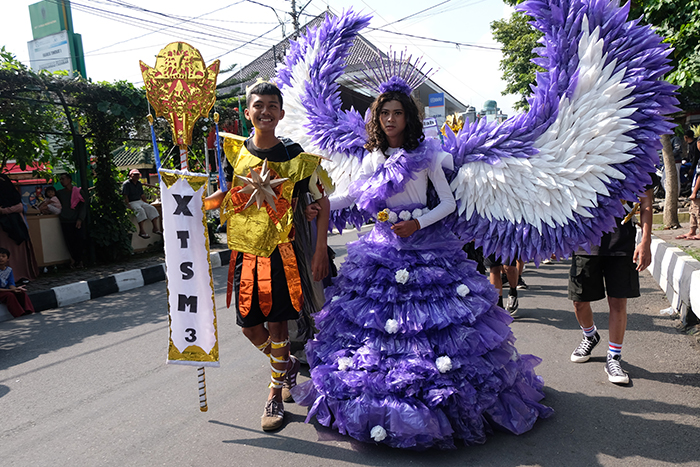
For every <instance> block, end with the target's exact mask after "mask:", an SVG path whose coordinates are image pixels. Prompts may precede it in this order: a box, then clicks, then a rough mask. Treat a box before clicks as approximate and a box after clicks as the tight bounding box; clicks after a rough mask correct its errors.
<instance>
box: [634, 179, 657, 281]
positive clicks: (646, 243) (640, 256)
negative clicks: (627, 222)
mask: <svg viewBox="0 0 700 467" xmlns="http://www.w3.org/2000/svg"><path fill="white" fill-rule="evenodd" d="M653 198H654V190H653V189H649V190H647V191H646V193H645V196H643V197H641V198H640V200H639V222H640V224H641V228H642V239H641V241H640V242H639V245H637V248H635V249H634V256H633V257H632V260H633V261H634V262H635V263H637V271H640V272H641V271H644V270H645V269H646V268H647V267H649V265H650V264H651V226H652V223H653V222H654V211H653V208H652V204H651V200H652V199H653Z"/></svg>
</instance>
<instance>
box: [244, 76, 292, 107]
mask: <svg viewBox="0 0 700 467" xmlns="http://www.w3.org/2000/svg"><path fill="white" fill-rule="evenodd" d="M253 94H256V95H258V96H277V98H278V99H279V100H280V110H281V109H282V108H283V102H282V91H280V88H278V87H277V86H276V85H275V84H274V83H270V82H269V81H261V82H259V83H258V84H256V85H254V86H253V87H252V88H250V89H248V92H247V93H246V101H249V100H250V96H251V95H253Z"/></svg>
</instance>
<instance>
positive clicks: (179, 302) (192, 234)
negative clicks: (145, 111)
mask: <svg viewBox="0 0 700 467" xmlns="http://www.w3.org/2000/svg"><path fill="white" fill-rule="evenodd" d="M140 65H141V74H142V75H143V78H144V84H145V87H146V95H147V97H148V101H149V102H150V104H151V106H152V107H153V108H154V109H155V111H156V116H159V117H160V116H162V117H165V118H166V119H167V120H168V122H169V123H170V126H171V130H172V132H173V141H175V142H176V143H177V146H178V147H179V149H180V170H179V171H170V170H166V169H162V168H160V167H159V174H160V176H161V200H162V203H163V204H162V206H163V239H164V241H165V264H166V276H167V279H168V318H169V324H170V326H169V327H170V329H169V331H170V339H169V346H168V358H167V363H176V364H184V365H195V366H197V367H198V368H197V379H198V389H199V410H200V411H202V412H206V411H207V409H208V406H207V394H206V378H205V371H204V367H205V366H215V367H218V366H219V346H218V333H217V328H216V307H215V303H214V285H213V284H214V283H213V279H212V274H211V261H210V258H209V236H208V232H207V227H206V215H205V211H204V197H205V195H206V189H207V185H208V183H209V177H208V176H207V174H196V173H191V172H189V170H188V166H187V151H188V149H187V148H188V147H189V145H190V144H191V143H192V130H193V128H194V124H195V123H196V121H197V119H198V118H200V117H206V116H208V115H209V111H210V110H211V109H212V107H213V106H214V102H215V101H216V78H217V75H218V73H219V61H218V60H216V61H215V62H214V63H212V64H211V65H209V67H207V66H206V65H205V63H204V60H203V59H202V56H201V54H200V53H199V51H198V50H197V49H195V48H194V47H192V46H191V45H189V44H186V43H184V42H173V43H171V44H168V45H167V46H165V48H163V49H162V50H161V51H160V52H159V54H158V56H157V58H156V65H155V68H151V67H150V66H148V65H147V64H145V63H144V62H140Z"/></svg>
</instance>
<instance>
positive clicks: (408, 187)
mask: <svg viewBox="0 0 700 467" xmlns="http://www.w3.org/2000/svg"><path fill="white" fill-rule="evenodd" d="M398 150H399V148H389V149H388V150H387V151H386V154H384V153H383V152H382V151H381V150H376V151H374V152H372V153H370V154H368V155H366V156H365V158H364V159H363V160H362V169H361V173H360V177H359V180H367V179H368V178H369V177H371V176H372V175H373V174H374V172H375V171H376V170H377V169H378V168H379V167H381V166H382V164H384V162H385V161H386V159H387V157H391V156H392V155H393V154H394V153H395V152H396V151H398ZM409 157H410V156H409ZM452 164H453V162H452V156H451V155H450V154H449V153H446V152H443V151H440V152H438V153H437V154H436V155H435V157H434V159H433V161H432V163H431V165H430V166H429V167H428V168H426V169H423V170H421V171H420V172H418V173H417V174H416V177H415V178H414V179H412V180H408V181H407V182H406V183H405V185H404V190H403V191H402V192H400V193H397V194H395V195H394V196H391V197H389V198H388V199H387V200H386V205H387V207H388V208H389V209H391V208H393V207H397V206H406V205H410V204H421V205H423V206H425V205H426V203H427V200H428V180H430V181H431V182H433V186H434V187H435V191H436V192H437V195H438V198H439V199H440V203H439V204H438V205H437V206H436V207H435V208H433V209H431V210H430V211H429V212H427V213H425V214H423V215H422V216H421V217H420V218H419V219H418V223H419V224H420V226H421V228H425V227H427V226H429V225H432V224H434V223H435V222H437V221H439V220H440V219H442V218H444V217H446V216H447V215H449V214H450V213H452V212H453V211H454V210H455V209H456V207H457V203H456V202H455V199H454V196H453V195H452V191H451V190H450V185H449V183H447V178H445V172H444V171H443V169H442V167H443V166H445V167H447V168H448V169H451V168H452ZM354 202H355V199H354V198H353V197H352V196H351V195H350V194H349V193H343V194H337V195H332V196H331V197H330V203H331V210H336V209H343V208H347V207H350V206H352V204H353V203H354Z"/></svg>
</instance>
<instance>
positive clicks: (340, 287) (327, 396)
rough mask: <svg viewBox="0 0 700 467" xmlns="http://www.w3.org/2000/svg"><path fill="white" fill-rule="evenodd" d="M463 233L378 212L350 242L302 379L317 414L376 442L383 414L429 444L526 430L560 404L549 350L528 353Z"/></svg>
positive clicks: (299, 396) (398, 434)
mask: <svg viewBox="0 0 700 467" xmlns="http://www.w3.org/2000/svg"><path fill="white" fill-rule="evenodd" d="M413 208H414V206H404V207H402V208H401V209H406V210H411V209H413ZM395 209H398V208H395ZM462 243H463V242H462V241H461V240H460V239H458V238H457V237H456V236H455V235H454V234H452V233H451V232H450V231H449V230H448V229H446V227H445V225H444V224H440V223H438V224H434V225H432V226H429V227H427V228H424V229H421V230H419V231H418V232H416V233H415V234H413V235H412V236H411V237H409V238H406V239H402V238H398V237H397V236H396V235H395V234H394V233H393V231H392V230H391V224H390V223H388V222H378V223H377V224H376V225H375V227H374V229H373V230H372V232H370V233H368V234H367V235H365V236H363V237H362V238H361V239H360V240H359V241H357V242H354V243H351V244H349V245H348V256H347V259H346V260H345V262H344V263H343V266H342V268H341V272H340V275H339V277H338V278H337V281H336V282H335V284H334V286H333V288H331V289H330V290H329V295H328V296H330V297H333V298H332V299H331V300H330V301H329V302H327V303H326V305H325V307H324V308H323V310H322V311H321V312H319V313H318V314H317V315H316V316H315V320H316V326H317V328H318V330H319V333H318V334H317V336H316V338H315V339H314V340H313V341H310V342H309V343H308V344H307V346H306V355H307V358H308V359H309V364H310V365H311V368H312V369H311V378H312V380H311V381H307V382H305V383H303V384H301V385H299V386H297V387H295V388H294V389H293V390H292V392H293V395H294V399H295V401H296V402H297V403H299V404H301V405H306V406H310V407H311V409H310V411H309V415H308V417H307V421H310V420H311V419H312V418H313V417H316V418H317V420H318V421H319V422H320V423H321V424H323V425H326V426H332V427H333V428H334V429H337V430H338V431H339V432H340V433H343V434H348V435H350V436H352V437H354V438H356V439H358V440H361V441H365V442H375V439H374V438H373V437H372V429H373V428H375V427H377V426H380V427H381V428H383V429H384V430H385V431H386V435H387V436H386V438H384V439H383V440H381V441H380V442H382V443H385V444H388V445H389V446H392V447H398V448H406V449H416V450H422V449H427V448H430V447H437V448H441V449H449V448H454V447H455V440H461V442H463V443H465V444H468V445H470V444H478V443H483V442H485V440H486V435H488V434H489V433H491V432H492V431H493V430H494V429H505V430H508V431H511V432H513V433H515V434H521V433H524V432H526V431H527V430H529V429H530V428H532V426H533V425H534V423H535V421H536V420H537V419H538V418H540V417H542V418H544V417H548V416H549V415H551V414H552V409H551V408H549V407H546V406H544V405H542V404H540V403H539V401H540V400H541V399H542V398H543V397H544V393H543V391H542V388H543V385H544V383H543V381H542V378H541V377H539V376H537V375H536V374H535V372H534V369H533V368H534V367H535V366H536V365H537V364H538V363H539V362H540V359H538V358H537V357H534V356H532V355H520V354H518V352H517V350H516V349H515V346H514V345H513V343H514V341H515V338H514V336H513V333H512V332H511V330H510V328H509V327H508V325H509V324H510V323H511V322H512V318H511V317H510V316H509V315H508V314H507V313H506V312H505V311H503V309H501V308H499V307H498V306H496V305H495V303H496V301H497V299H498V293H497V292H496V290H495V289H494V288H493V286H492V285H491V284H490V283H489V282H488V280H487V279H486V278H485V277H484V276H482V275H481V274H479V273H478V272H477V270H476V263H474V262H473V261H471V260H468V259H467V256H466V254H465V253H464V252H463V251H462V248H461V247H462ZM402 269H405V270H406V272H407V279H406V280H405V282H403V283H402V282H400V281H398V278H399V274H397V272H400V271H401V270H402ZM440 359H442V363H443V366H442V370H445V366H444V363H445V360H448V361H449V366H448V368H449V369H448V370H447V371H441V365H440Z"/></svg>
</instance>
